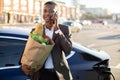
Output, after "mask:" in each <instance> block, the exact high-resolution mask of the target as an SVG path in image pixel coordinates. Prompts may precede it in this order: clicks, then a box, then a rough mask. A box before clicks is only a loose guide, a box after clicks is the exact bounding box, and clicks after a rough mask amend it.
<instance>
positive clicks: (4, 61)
mask: <svg viewBox="0 0 120 80" xmlns="http://www.w3.org/2000/svg"><path fill="white" fill-rule="evenodd" d="M25 43H26V41H25V40H20V39H18V38H12V37H11V38H10V37H2V38H0V79H1V80H29V77H27V76H25V75H24V73H23V72H22V71H21V69H20V66H19V60H20V57H21V54H22V51H23V49H24V47H25Z"/></svg>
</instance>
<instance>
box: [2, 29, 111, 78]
mask: <svg viewBox="0 0 120 80" xmlns="http://www.w3.org/2000/svg"><path fill="white" fill-rule="evenodd" d="M30 31H31V29H24V28H15V27H0V80H29V77H27V76H25V74H24V73H23V72H22V71H21V68H20V65H19V64H18V62H19V60H20V57H21V54H22V52H23V50H24V47H25V44H26V41H27V39H28V35H29V33H30ZM72 47H73V48H72V50H71V52H70V54H69V55H66V59H67V60H68V64H69V66H70V69H71V72H72V75H73V78H74V79H73V80H110V73H111V69H110V67H109V60H110V56H109V55H108V54H107V53H105V52H104V51H97V50H93V49H89V48H87V47H85V46H82V45H80V44H78V43H75V42H73V46H72Z"/></svg>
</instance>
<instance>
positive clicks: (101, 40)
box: [71, 23, 120, 80]
mask: <svg viewBox="0 0 120 80" xmlns="http://www.w3.org/2000/svg"><path fill="white" fill-rule="evenodd" d="M71 40H72V41H74V42H77V43H80V44H82V45H84V46H87V47H89V48H93V49H97V50H103V51H105V52H107V53H108V54H109V55H110V57H111V60H110V67H111V71H112V73H113V75H114V76H115V80H120V76H119V75H120V24H112V23H111V24H108V25H107V26H103V25H101V24H92V25H90V26H83V29H82V30H81V31H80V32H79V33H72V37H71ZM111 80H113V79H112V78H111Z"/></svg>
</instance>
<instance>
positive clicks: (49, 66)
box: [45, 27, 54, 69]
mask: <svg viewBox="0 0 120 80" xmlns="http://www.w3.org/2000/svg"><path fill="white" fill-rule="evenodd" d="M53 32H54V28H53V27H52V29H51V30H50V29H47V28H46V27H45V34H46V36H48V37H50V39H52V37H53ZM53 68H54V66H53V61H52V56H51V54H49V56H48V58H47V60H46V62H45V69H53Z"/></svg>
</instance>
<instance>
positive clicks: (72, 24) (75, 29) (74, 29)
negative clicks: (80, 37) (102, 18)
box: [62, 21, 82, 33]
mask: <svg viewBox="0 0 120 80" xmlns="http://www.w3.org/2000/svg"><path fill="white" fill-rule="evenodd" d="M62 24H63V25H66V26H68V27H69V29H70V31H71V33H74V32H79V31H80V30H81V29H82V25H81V24H80V23H79V22H75V21H65V22H63V23H62Z"/></svg>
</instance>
